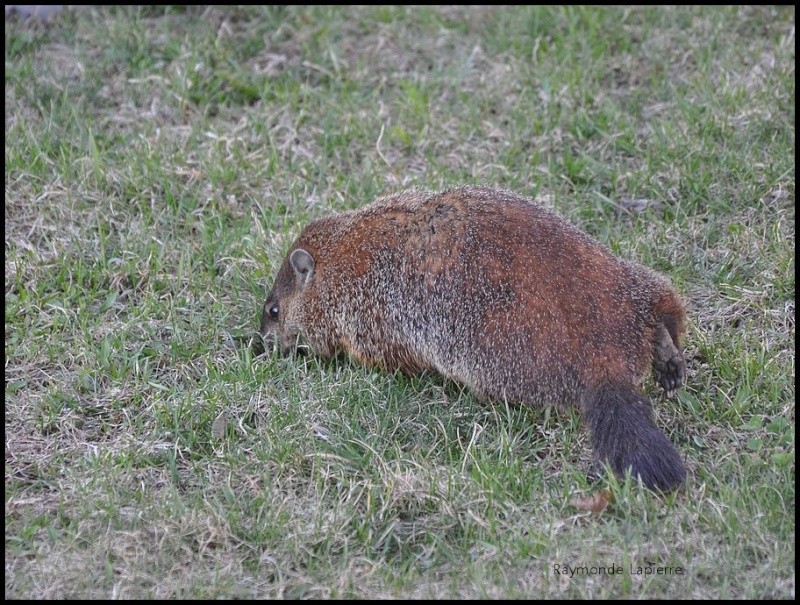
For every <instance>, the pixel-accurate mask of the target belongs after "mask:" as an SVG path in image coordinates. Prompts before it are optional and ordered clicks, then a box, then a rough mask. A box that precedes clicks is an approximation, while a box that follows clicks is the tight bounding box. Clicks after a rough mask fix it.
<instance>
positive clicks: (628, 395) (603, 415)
mask: <svg viewBox="0 0 800 605" xmlns="http://www.w3.org/2000/svg"><path fill="white" fill-rule="evenodd" d="M584 413H585V416H586V420H587V422H588V424H589V430H590V432H591V436H592V442H593V445H594V451H595V465H596V466H597V467H600V468H602V466H603V465H604V464H605V463H608V464H609V465H610V466H611V468H612V470H613V471H614V473H615V474H616V475H617V476H618V477H624V476H625V473H626V472H628V471H630V472H631V475H632V476H633V477H634V478H635V477H637V476H638V477H641V479H642V482H643V483H644V484H645V485H646V486H647V487H649V488H653V489H658V490H661V491H670V490H673V489H675V488H677V487H679V486H680V485H681V484H682V483H683V482H684V481H685V480H686V471H685V470H684V468H683V463H682V461H681V457H680V455H679V454H678V451H677V450H676V449H675V447H674V446H673V445H672V443H670V441H669V439H667V437H666V435H664V433H663V432H661V430H660V429H659V428H658V427H657V426H656V424H655V422H654V421H653V410H652V408H651V407H650V404H649V403H648V402H647V400H646V399H645V398H644V397H642V395H640V394H639V393H638V392H637V391H636V389H635V388H634V387H632V386H631V387H628V386H622V387H619V386H606V387H601V388H600V389H598V390H597V391H596V392H595V395H594V397H593V398H592V399H590V400H588V401H586V402H585V405H584Z"/></svg>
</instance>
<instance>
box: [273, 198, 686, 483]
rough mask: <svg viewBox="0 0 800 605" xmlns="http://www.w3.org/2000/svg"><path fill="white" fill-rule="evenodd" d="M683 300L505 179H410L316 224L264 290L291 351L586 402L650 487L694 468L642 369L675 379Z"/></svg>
mask: <svg viewBox="0 0 800 605" xmlns="http://www.w3.org/2000/svg"><path fill="white" fill-rule="evenodd" d="M684 330H685V311H684V306H683V303H682V302H681V300H680V298H679V297H678V295H677V294H676V293H675V291H674V290H673V289H672V288H671V287H670V285H669V283H668V282H667V280H666V279H664V278H663V277H661V276H659V275H657V274H656V273H654V272H652V271H650V270H649V269H647V268H645V267H643V266H641V265H638V264H636V263H633V262H629V261H626V260H622V259H619V258H617V257H615V256H614V255H612V254H611V252H610V251H609V250H608V249H607V248H606V247H604V246H603V245H601V244H599V243H598V242H597V241H595V240H594V239H592V238H591V237H589V236H588V235H587V234H585V233H583V232H582V231H580V230H579V229H577V228H576V227H574V226H572V225H571V224H569V223H567V222H565V221H564V220H563V219H561V218H559V217H558V216H557V215H556V214H554V213H552V212H549V211H548V210H545V209H543V208H541V207H539V206H537V205H535V204H534V203H533V202H531V201H530V200H528V199H526V198H524V197H521V196H519V195H516V194H513V193H510V192H508V191H501V190H495V189H489V188H485V187H463V188H459V189H451V190H447V191H443V192H440V193H430V192H421V191H410V192H405V193H400V194H398V195H393V196H390V197H385V198H382V199H379V200H377V201H375V202H374V203H372V204H371V205H369V206H366V207H365V208H363V209H361V210H357V211H353V212H347V213H344V214H339V215H334V216H330V217H327V218H323V219H320V220H317V221H314V222H312V223H311V224H309V225H308V226H307V227H306V228H305V230H304V231H303V232H302V233H301V235H300V236H299V237H298V238H297V240H296V241H295V242H294V244H293V245H292V247H291V249H290V251H289V254H288V255H287V257H286V259H285V260H284V262H283V265H282V266H281V268H280V270H279V272H278V275H277V278H276V280H275V284H274V287H273V288H272V291H271V292H270V293H269V296H268V297H267V300H266V303H265V304H264V311H263V317H262V322H261V334H262V335H263V336H264V337H265V339H268V340H272V341H274V342H275V344H276V345H277V346H278V347H279V348H280V350H281V352H282V353H284V354H286V353H290V352H292V351H294V350H296V349H297V348H298V347H301V348H305V349H308V350H310V351H311V352H312V353H314V354H317V355H320V356H323V357H330V356H332V355H334V354H336V353H337V352H339V351H344V352H347V353H348V354H350V355H351V356H352V357H354V358H355V359H357V360H359V361H361V362H363V363H365V364H370V365H377V366H380V367H383V368H385V369H387V370H395V369H400V370H403V371H405V372H407V373H413V372H417V371H420V370H435V371H437V372H440V373H441V374H443V375H444V376H447V377H448V378H451V379H452V380H455V381H457V382H459V383H462V384H464V385H467V386H468V387H469V388H470V389H472V391H473V392H475V393H476V394H477V395H479V396H480V397H483V398H485V399H491V400H500V401H502V400H508V401H509V402H514V403H523V404H532V405H542V404H551V405H561V406H567V405H576V406H578V408H579V409H580V410H581V411H582V413H583V414H584V417H585V418H586V420H587V423H588V425H589V429H590V432H591V436H592V442H593V445H594V449H595V461H596V464H598V465H602V464H603V463H606V462H607V463H608V464H609V465H610V466H611V468H612V469H613V470H614V471H615V472H616V473H617V474H618V475H624V474H625V472H626V471H628V470H630V471H631V472H632V474H633V475H634V476H639V477H641V479H642V481H643V482H644V483H645V484H646V485H647V486H649V487H653V488H657V489H661V490H669V489H674V488H676V487H677V486H679V485H680V484H681V483H683V481H684V480H685V472H684V469H683V465H682V463H681V458H680V456H679V454H678V452H677V451H676V450H675V448H674V447H673V446H672V444H671V443H670V442H669V440H668V439H667V438H666V436H665V435H664V434H663V433H662V432H661V431H660V430H659V429H658V427H657V426H656V424H655V422H654V421H653V414H652V409H651V407H650V404H649V402H648V401H647V400H646V399H645V398H644V397H643V396H642V393H641V390H640V384H641V382H642V380H643V378H644V376H645V374H646V372H647V371H648V370H650V369H651V370H652V371H653V373H654V376H655V378H656V380H657V382H658V383H659V384H660V385H661V386H662V387H663V388H664V389H665V390H666V391H667V392H668V393H671V392H672V391H674V390H675V389H676V388H678V387H679V386H681V383H682V382H683V378H684V375H685V362H684V359H683V355H682V353H681V351H680V340H679V339H680V337H681V335H682V333H683V332H684Z"/></svg>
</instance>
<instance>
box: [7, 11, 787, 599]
mask: <svg viewBox="0 0 800 605" xmlns="http://www.w3.org/2000/svg"><path fill="white" fill-rule="evenodd" d="M794 15H795V13H794V9H793V8H791V7H786V8H776V7H763V8H762V7H721V8H701V7H680V8H664V7H653V8H645V7H639V8H625V7H622V8H608V9H605V8H588V7H583V8H564V7H555V8H548V7H521V8H487V7H460V8H458V7H456V8H438V7H430V8H426V7H416V8H410V7H366V8H352V7H350V8H347V7H284V8H278V7H263V8H258V7H252V8H214V7H212V8H204V7H172V8H154V7H141V8H130V7H128V8H126V7H119V8H111V7H108V8H80V9H77V10H71V11H69V12H66V13H62V14H60V15H58V16H56V17H55V18H53V19H52V20H51V21H50V22H49V23H47V24H35V23H27V22H26V23H20V22H18V21H15V22H6V36H5V54H6V62H5V67H6V79H5V82H6V86H5V89H6V113H5V115H6V126H5V134H6V138H5V141H6V164H5V166H6V167H5V183H6V203H5V219H6V231H5V233H6V247H5V253H6V257H5V317H6V324H5V325H6V347H5V357H6V362H5V375H6V425H5V426H6V466H5V469H6V470H5V502H6V515H5V525H6V550H5V558H6V591H5V595H6V598H14V599H43V598H76V599H93V598H314V597H320V598H328V597H331V598H387V597H388V598H394V597H398V598H429V597H434V598H477V597H489V598H553V597H556V598H625V597H633V598H664V597H666V598H691V599H697V598H703V599H709V598H711V599H726V598H793V597H794V593H795V585H794V584H795V572H794V565H795V550H794V540H795V524H794V512H795V482H794V479H795V431H794V423H795V406H794V400H795V388H794V379H795V376H794V373H795V370H794V363H795V359H794V349H795V328H794V316H795V310H794V304H795V278H794V269H795V261H794V237H795V211H794V203H795V180H794V179H795V170H794V165H795V153H794V149H795V147H794V146H795V132H794V124H795V109H794V108H795V91H794V86H795V81H794V77H795V61H794V42H795V41H794ZM462 183H487V184H491V185H496V186H501V187H505V188H508V189H512V190H516V191H519V192H520V193H523V194H526V195H529V196H531V197H534V198H536V199H537V200H538V201H539V202H540V203H543V204H546V205H548V206H552V207H555V208H556V209H557V210H558V211H559V212H560V213H561V214H562V215H563V216H565V217H566V218H568V219H569V220H570V221H572V222H574V223H575V224H577V225H579V226H580V227H582V228H583V229H585V230H587V231H588V232H590V233H591V234H593V235H594V236H596V237H597V238H598V239H600V240H602V241H604V242H606V243H607V244H608V245H610V246H611V247H612V249H613V250H614V251H615V252H617V253H618V254H620V255H621V256H624V257H627V258H633V259H636V260H638V261H640V262H642V263H644V264H647V265H648V266H651V267H653V268H654V269H656V270H658V271H660V272H662V273H664V274H666V275H668V276H669V277H670V279H671V280H672V281H673V283H674V284H675V285H676V286H677V288H678V289H679V290H680V291H681V292H682V294H683V295H684V297H685V299H686V300H687V303H688V306H689V315H690V319H691V325H690V330H689V334H688V337H687V340H686V354H687V359H688V363H689V379H688V384H687V386H686V388H685V389H683V390H682V391H681V393H680V395H679V397H678V398H677V399H675V400H669V401H667V400H665V399H663V397H661V396H659V395H658V394H657V390H656V389H655V388H654V387H653V385H652V384H648V385H647V389H648V392H649V393H650V394H651V395H652V396H653V398H654V403H655V407H656V410H657V417H658V422H659V424H660V425H661V426H663V427H665V428H666V430H667V432H668V434H669V436H670V438H671V440H672V441H673V442H674V443H675V444H676V445H677V446H678V447H679V449H680V451H681V453H682V454H683V456H684V457H685V459H686V464H687V467H688V468H689V471H690V479H689V482H688V485H687V487H686V489H685V491H682V492H680V493H678V494H673V495H670V496H668V497H657V496H655V495H653V494H652V493H649V492H647V491H645V490H642V489H641V488H639V487H638V486H637V485H634V484H631V483H630V482H617V481H614V480H613V479H607V481H608V487H609V489H611V490H612V493H613V494H614V497H615V500H614V502H613V503H612V504H611V506H609V508H608V509H606V510H605V511H604V512H603V513H599V514H595V513H588V512H584V511H581V510H579V509H576V508H575V507H573V506H571V505H570V501H571V500H572V499H573V498H575V497H576V496H577V497H585V496H586V494H588V493H590V486H588V485H587V483H586V480H585V472H586V471H587V469H588V467H589V463H590V459H591V452H590V449H589V444H588V440H587V436H586V432H585V429H584V427H582V425H581V419H580V417H579V415H578V414H577V413H556V412H555V411H552V410H544V409H507V408H504V407H503V406H494V407H492V406H487V405H484V404H481V403H479V402H478V401H477V400H475V399H474V398H473V397H472V396H471V395H470V394H469V393H467V392H464V391H462V390H461V389H460V388H459V387H458V386H456V385H453V384H450V383H447V382H445V381H443V380H442V379H440V378H438V377H435V376H421V377H414V378H408V377H403V376H401V375H389V374H385V373H379V372H373V371H370V370H367V369H365V368H362V367H360V366H358V365H356V364H354V363H350V362H347V361H342V360H339V361H336V362H321V361H319V360H315V359H281V358H278V357H270V356H261V357H255V356H254V354H253V353H252V352H251V351H250V349H249V348H248V347H247V346H246V341H247V338H248V337H249V336H250V335H251V334H252V333H253V332H254V331H255V329H256V328H257V325H258V313H259V309H260V305H261V303H262V302H263V299H264V296H265V294H266V291H267V289H268V288H269V286H270V284H271V280H272V278H273V277H274V275H275V273H276V271H277V266H278V264H279V263H280V262H281V260H282V258H283V254H284V253H285V251H286V249H287V247H288V246H289V244H290V243H291V240H292V238H293V237H294V236H295V235H297V233H299V230H300V229H301V228H302V226H303V225H304V224H305V223H306V222H307V221H308V220H310V219H311V218H314V217H318V216H322V215H325V214H328V213H330V212H333V211H339V210H344V209H348V208H356V207H360V206H362V205H364V204H366V203H367V202H369V201H371V200H372V199H373V198H375V197H376V196H378V195H380V194H384V193H389V192H393V191H397V190H400V189H402V188H405V187H411V186H420V187H428V188H438V187H441V186H447V185H454V184H462ZM243 342H244V344H242V343H243ZM564 565H569V566H571V567H572V568H576V567H579V566H588V567H597V566H622V567H623V569H624V573H622V574H618V575H597V574H593V575H586V574H585V573H577V574H576V575H573V577H569V576H568V575H565V574H563V573H561V574H559V573H558V572H557V569H556V566H559V567H558V569H559V570H561V569H563V567H561V566H564ZM646 565H651V566H662V567H664V566H668V567H681V568H682V571H683V573H682V574H680V575H677V574H674V573H673V574H671V575H648V576H641V575H637V574H632V573H630V569H631V566H633V568H634V569H635V568H636V567H639V566H646Z"/></svg>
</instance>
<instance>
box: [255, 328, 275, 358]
mask: <svg viewBox="0 0 800 605" xmlns="http://www.w3.org/2000/svg"><path fill="white" fill-rule="evenodd" d="M275 344H276V343H275V335H274V334H271V333H267V334H263V333H261V332H257V333H256V335H255V337H254V338H253V353H255V354H256V356H258V355H261V354H263V353H272V351H273V350H274V348H275Z"/></svg>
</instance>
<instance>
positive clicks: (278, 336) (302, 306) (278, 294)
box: [259, 248, 315, 355]
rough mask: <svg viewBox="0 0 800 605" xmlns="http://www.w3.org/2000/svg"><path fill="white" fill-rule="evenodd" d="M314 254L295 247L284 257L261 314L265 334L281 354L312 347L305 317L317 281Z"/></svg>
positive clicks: (269, 343)
mask: <svg viewBox="0 0 800 605" xmlns="http://www.w3.org/2000/svg"><path fill="white" fill-rule="evenodd" d="M314 266H315V263H314V257H313V256H311V254H310V253H309V252H308V251H306V250H304V249H303V248H295V249H294V250H292V251H291V252H290V253H289V255H288V256H287V257H286V259H284V261H283V264H282V265H281V268H280V270H279V271H278V275H277V277H276V278H275V284H274V285H273V286H272V291H271V292H270V293H269V295H268V296H267V300H266V302H265V303H264V309H263V311H262V315H261V329H260V330H259V331H260V332H261V337H262V338H263V339H264V343H265V345H266V346H267V347H270V346H275V347H277V348H278V350H279V351H280V353H281V355H288V354H290V353H293V352H295V351H305V350H306V349H307V348H308V344H309V343H308V342H307V339H306V337H307V334H306V333H305V330H304V325H303V324H304V322H303V317H304V315H305V312H306V307H307V304H306V303H307V300H306V299H307V298H308V290H309V288H310V287H311V284H312V282H313V280H314Z"/></svg>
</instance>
